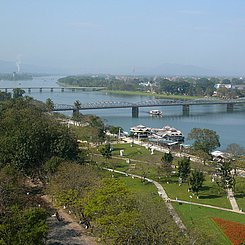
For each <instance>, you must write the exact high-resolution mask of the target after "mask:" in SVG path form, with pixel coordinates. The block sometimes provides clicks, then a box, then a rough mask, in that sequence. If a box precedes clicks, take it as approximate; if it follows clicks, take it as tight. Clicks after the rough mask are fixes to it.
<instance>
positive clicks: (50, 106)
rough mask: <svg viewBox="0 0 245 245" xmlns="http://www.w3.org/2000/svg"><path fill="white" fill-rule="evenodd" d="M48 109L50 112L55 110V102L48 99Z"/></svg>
mask: <svg viewBox="0 0 245 245" xmlns="http://www.w3.org/2000/svg"><path fill="white" fill-rule="evenodd" d="M46 108H47V110H48V112H51V111H53V109H54V102H53V101H52V100H51V99H50V98H48V99H46Z"/></svg>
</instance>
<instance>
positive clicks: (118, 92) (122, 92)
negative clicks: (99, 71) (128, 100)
mask: <svg viewBox="0 0 245 245" xmlns="http://www.w3.org/2000/svg"><path fill="white" fill-rule="evenodd" d="M57 84H58V85H59V86H63V87H69V86H72V87H79V86H77V85H73V84H69V83H62V82H59V80H57ZM101 91H104V92H106V93H110V94H115V95H132V96H135V95H138V96H151V97H152V96H154V97H155V98H156V99H181V100H194V99H198V98H201V97H199V96H188V95H173V94H171V95H169V94H157V93H149V92H143V91H127V90H107V89H104V90H101Z"/></svg>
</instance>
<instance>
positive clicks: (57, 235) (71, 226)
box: [42, 195, 98, 245]
mask: <svg viewBox="0 0 245 245" xmlns="http://www.w3.org/2000/svg"><path fill="white" fill-rule="evenodd" d="M42 199H43V200H44V201H45V202H47V203H49V205H51V206H52V202H51V200H50V199H49V198H48V196H46V195H45V196H42ZM58 214H59V216H60V217H62V221H58V219H57V218H56V215H53V216H52V217H50V218H48V227H49V232H48V237H47V244H48V245H54V244H55V245H56V244H64V245H96V244H98V243H97V242H96V241H95V238H94V237H92V236H89V235H88V234H86V230H85V229H84V228H83V227H82V226H81V225H79V224H78V222H76V221H75V220H74V218H73V217H72V216H71V215H69V214H68V213H67V212H66V211H65V210H64V209H61V208H60V209H59V210H58Z"/></svg>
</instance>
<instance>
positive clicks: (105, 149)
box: [99, 144, 111, 160]
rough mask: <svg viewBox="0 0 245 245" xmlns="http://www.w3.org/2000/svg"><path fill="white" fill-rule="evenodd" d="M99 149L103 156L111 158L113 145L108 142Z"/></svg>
mask: <svg viewBox="0 0 245 245" xmlns="http://www.w3.org/2000/svg"><path fill="white" fill-rule="evenodd" d="M99 150H100V153H101V154H102V156H103V157H104V158H105V159H106V160H108V159H110V158H111V145H110V144H106V145H105V146H103V147H101V148H100V149H99Z"/></svg>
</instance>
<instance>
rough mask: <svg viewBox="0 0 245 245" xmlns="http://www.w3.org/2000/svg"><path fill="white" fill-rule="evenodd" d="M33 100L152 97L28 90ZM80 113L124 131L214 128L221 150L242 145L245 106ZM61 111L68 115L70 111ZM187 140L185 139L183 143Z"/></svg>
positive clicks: (37, 82) (39, 82) (42, 80)
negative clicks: (186, 111)
mask: <svg viewBox="0 0 245 245" xmlns="http://www.w3.org/2000/svg"><path fill="white" fill-rule="evenodd" d="M58 78H59V77H53V76H52V77H35V78H34V79H33V80H29V81H0V87H20V88H21V87H28V86H29V87H41V86H44V87H45V86H46V87H48V86H53V87H59V85H58V84H57V83H56V81H57V79H58ZM25 95H29V96H31V97H33V98H35V99H38V100H41V101H46V99H47V98H51V99H52V100H53V101H54V103H58V104H68V105H73V103H74V101H75V100H80V101H81V102H82V103H83V102H84V103H85V102H86V103H87V102H95V101H127V102H139V101H145V100H149V99H150V98H151V99H154V97H148V96H147V97H146V96H135V95H134V96H129V95H115V94H107V93H106V92H102V91H96V92H86V91H76V92H72V91H69V92H63V93H62V92H60V91H58V90H55V91H54V92H50V91H43V92H42V93H40V92H39V91H38V90H35V91H32V92H31V93H28V91H26V94H25ZM152 109H159V110H161V111H162V112H163V117H152V116H150V115H149V113H148V112H149V111H150V110H152ZM81 113H83V114H96V115H98V116H100V117H101V118H103V120H104V121H105V123H106V124H110V125H115V126H120V127H122V128H123V129H124V130H125V131H129V129H130V127H132V126H135V125H138V124H143V125H145V126H149V127H163V126H165V125H170V126H172V127H175V128H177V129H179V130H181V131H182V132H183V134H184V135H185V136H187V135H188V133H189V132H190V131H191V129H192V128H194V127H196V128H208V129H212V130H215V131H216V132H217V134H218V135H219V136H220V142H221V147H220V149H225V148H226V146H227V145H228V144H231V143H237V144H239V145H241V146H243V147H245V106H235V108H234V111H233V112H229V113H228V112H227V111H226V105H203V106H191V107H190V113H189V115H188V116H183V115H182V107H180V106H176V107H174V106H173V107H172V106H171V107H153V108H150V107H149V108H148V107H147V108H139V117H138V118H132V113H131V108H127V109H103V110H84V111H81ZM65 114H67V115H71V112H69V113H68V112H66V113H65ZM186 143H188V142H186Z"/></svg>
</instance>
